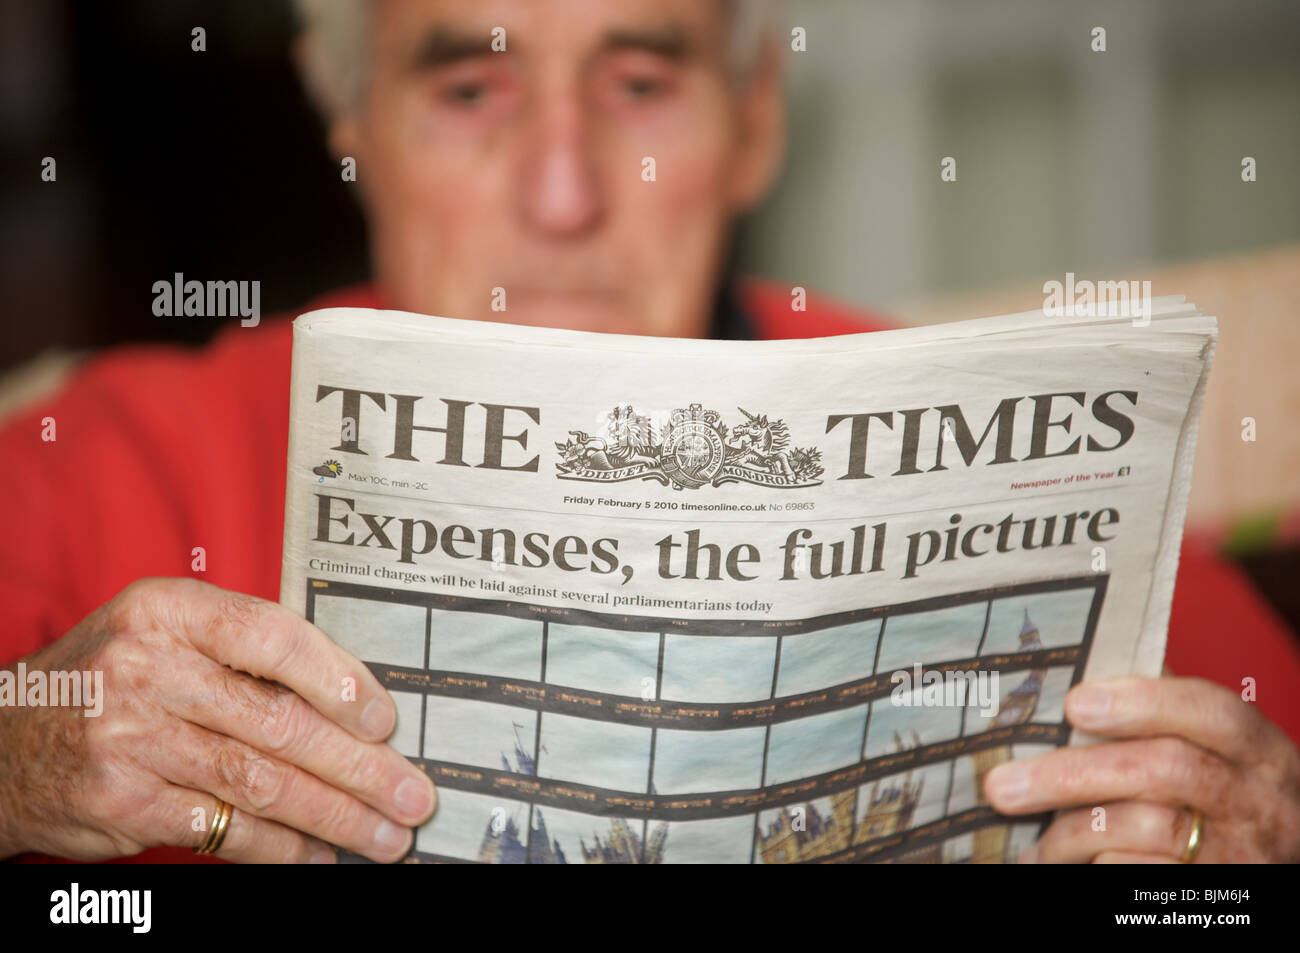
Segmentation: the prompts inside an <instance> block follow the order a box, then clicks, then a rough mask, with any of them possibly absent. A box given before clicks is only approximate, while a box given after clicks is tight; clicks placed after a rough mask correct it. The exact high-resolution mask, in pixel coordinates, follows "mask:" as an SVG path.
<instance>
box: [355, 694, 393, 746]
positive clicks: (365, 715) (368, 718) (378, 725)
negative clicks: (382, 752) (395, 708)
mask: <svg viewBox="0 0 1300 953" xmlns="http://www.w3.org/2000/svg"><path fill="white" fill-rule="evenodd" d="M394 727H395V726H394V725H393V713H392V709H391V708H389V707H388V705H387V704H386V703H385V702H384V701H383V700H382V699H379V698H376V699H375V700H374V701H372V702H371V703H370V704H369V705H367V706H366V710H365V711H363V712H362V713H361V730H362V731H364V732H365V733H366V734H368V735H373V736H376V737H379V738H387V737H388V736H389V735H390V734H392V733H393V728H394Z"/></svg>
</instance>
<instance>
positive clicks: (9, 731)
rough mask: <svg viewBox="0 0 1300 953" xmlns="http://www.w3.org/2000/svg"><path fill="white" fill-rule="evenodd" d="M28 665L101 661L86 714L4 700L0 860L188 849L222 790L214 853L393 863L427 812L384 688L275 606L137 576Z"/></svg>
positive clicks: (426, 789)
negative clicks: (225, 822)
mask: <svg viewBox="0 0 1300 953" xmlns="http://www.w3.org/2000/svg"><path fill="white" fill-rule="evenodd" d="M26 663H27V669H28V671H29V672H31V671H35V670H37V669H39V670H43V671H45V672H53V671H62V672H70V671H74V670H76V671H82V672H85V671H102V672H103V673H104V674H103V678H104V681H103V685H104V696H105V697H104V702H103V711H102V713H101V714H100V715H99V716H97V717H89V718H88V717H86V716H85V710H84V709H82V708H74V707H64V708H60V707H54V706H45V707H23V708H17V707H0V858H3V857H9V856H12V855H14V854H18V853H24V852H28V851H38V852H41V853H45V854H52V855H56V856H62V857H71V858H76V859H79V860H102V859H106V858H110V857H120V856H126V855H130V854H135V853H139V852H140V851H141V850H144V849H145V848H147V847H153V846H158V845H176V846H190V847H195V846H198V845H200V844H202V843H203V841H204V840H205V839H206V838H207V827H206V825H210V824H211V823H212V821H213V819H214V817H215V815H216V808H217V803H216V798H221V799H222V800H224V801H227V802H229V803H230V804H231V805H233V806H234V813H233V815H232V817H231V819H230V824H229V827H228V829H227V832H226V836H225V840H224V842H223V844H222V846H221V848H220V849H219V850H218V851H217V856H219V857H224V858H227V859H229V860H235V861H255V862H256V861H290V862H308V861H332V860H333V859H334V854H333V851H332V850H331V849H330V848H329V847H328V846H327V844H326V843H325V842H326V841H328V842H329V843H332V844H337V845H339V846H340V847H345V848H347V849H349V850H352V851H355V852H356V853H359V854H363V855H365V856H367V857H369V858H371V859H372V860H377V861H394V860H398V859H400V858H401V857H402V856H404V855H405V854H406V852H407V851H408V850H409V848H410V845H411V840H412V837H413V834H412V831H411V828H412V827H414V826H417V825H419V824H421V823H423V822H424V821H426V820H428V818H429V817H430V816H431V815H432V814H433V811H434V807H435V803H436V793H435V791H434V786H433V782H432V781H430V780H429V779H428V777H426V776H425V775H424V774H423V772H421V771H420V770H419V769H417V768H415V767H414V766H412V765H411V764H410V763H409V762H408V761H407V760H406V759H405V758H403V757H402V756H401V755H400V754H398V753H397V752H396V751H394V750H393V749H392V748H390V747H389V746H388V745H387V744H385V743H384V739H386V738H387V737H388V736H389V735H390V734H391V733H392V731H393V728H394V726H395V724H396V717H397V712H396V708H395V707H394V705H393V702H392V699H391V698H389V696H388V693H387V692H386V691H385V690H384V688H383V687H382V686H381V685H380V684H379V682H378V681H376V680H375V678H374V676H373V675H371V673H370V671H369V670H368V669H367V668H366V666H365V665H363V664H362V663H361V662H359V661H358V660H357V659H355V658H353V657H352V656H351V655H349V654H348V653H347V652H345V651H344V650H343V649H341V648H339V647H338V646H337V645H335V644H334V643H333V642H331V641H330V640H329V638H328V637H327V636H326V635H325V634H324V633H323V632H321V631H320V629H317V628H316V627H315V626H313V625H312V624H311V623H309V622H306V621H305V620H303V619H301V618H299V617H298V616H296V615H294V614H293V613H292V612H290V611H289V610H288V609H285V608H283V607H281V606H279V605H277V604H275V603H273V602H267V601H265V600H263V599H257V598H254V597H253V596H247V595H243V594H240V593H236V592H229V591H226V590H224V589H218V588H217V587H215V586H211V585H208V584H207V583H203V582H198V581H195V580H191V579H144V580H140V581H139V582H135V583H132V584H131V585H129V586H127V587H126V588H125V589H123V590H122V591H121V592H120V593H119V594H118V595H117V596H116V597H115V598H114V599H113V600H112V601H110V602H109V603H107V604H106V605H104V606H102V607H100V608H99V609H97V610H96V611H95V612H93V613H91V614H90V615H89V616H87V617H86V618H85V619H84V620H82V621H81V622H80V623H79V624H78V625H77V626H76V628H74V629H73V630H72V631H71V632H69V633H68V634H67V635H65V636H64V637H63V638H61V639H59V640H58V641H57V642H55V643H53V644H51V645H49V646H47V647H46V648H44V649H42V650H41V651H39V652H37V653H35V654H34V655H32V656H31V657H29V658H28V659H26ZM347 679H352V680H353V684H354V685H355V689H354V691H352V692H348V691H347V690H346V689H345V686H347V685H348V684H349V683H348V682H347V681H345V680H347ZM25 687H26V686H21V685H20V686H18V689H19V691H23V690H25ZM348 698H352V699H354V700H346V699H348ZM195 808H200V809H202V814H201V815H200V814H199V813H198V812H196V811H195ZM198 817H202V818H203V819H204V821H205V825H204V827H203V829H201V830H196V829H195V827H196V826H197V825H196V824H195V820H196V818H198Z"/></svg>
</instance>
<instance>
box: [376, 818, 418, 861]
mask: <svg viewBox="0 0 1300 953" xmlns="http://www.w3.org/2000/svg"><path fill="white" fill-rule="evenodd" d="M410 836H411V829H410V828H409V827H400V826H398V825H397V824H394V823H393V822H392V821H383V822H381V823H380V824H379V826H378V827H376V828H375V837H374V844H375V846H376V847H378V848H379V850H380V851H381V852H382V853H385V854H392V853H395V852H396V851H399V850H405V849H406V842H407V840H408V839H409V838H410Z"/></svg>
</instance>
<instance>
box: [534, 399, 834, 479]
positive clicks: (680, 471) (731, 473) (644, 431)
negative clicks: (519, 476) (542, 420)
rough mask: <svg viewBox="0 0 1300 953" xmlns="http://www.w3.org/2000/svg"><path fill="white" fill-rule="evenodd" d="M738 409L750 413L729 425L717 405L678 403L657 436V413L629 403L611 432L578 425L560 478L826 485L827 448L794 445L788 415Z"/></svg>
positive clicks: (563, 448) (563, 447)
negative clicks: (713, 407)
mask: <svg viewBox="0 0 1300 953" xmlns="http://www.w3.org/2000/svg"><path fill="white" fill-rule="evenodd" d="M736 409H737V410H739V411H740V412H741V414H743V415H744V417H745V419H744V421H743V422H740V423H737V424H736V425H735V426H734V427H731V428H728V427H727V425H726V424H725V423H723V422H722V417H721V415H720V414H719V413H718V412H717V411H715V410H705V409H703V407H702V406H701V405H700V404H691V405H690V407H686V408H678V409H677V410H674V411H673V412H672V414H671V415H669V418H668V421H667V422H666V423H665V424H664V426H663V427H662V428H660V431H659V433H657V434H656V433H655V428H654V424H653V422H652V421H651V420H650V418H649V417H647V416H644V415H642V414H638V413H636V412H635V411H634V410H633V409H632V405H631V404H623V405H621V406H618V407H615V408H614V409H613V410H612V411H610V413H609V414H608V423H607V425H606V428H605V430H606V432H605V434H604V435H603V436H591V435H588V434H587V433H585V432H583V431H581V430H570V431H569V440H567V441H566V442H564V443H557V444H556V445H555V447H556V449H557V450H558V451H559V452H560V460H559V461H558V462H557V463H556V464H555V467H556V469H557V470H558V471H559V472H558V474H557V476H558V477H559V478H560V479H562V480H586V481H591V482H596V483H621V482H623V481H625V480H655V481H657V482H658V483H661V484H663V485H665V486H672V487H673V489H676V490H682V489H692V490H694V489H698V488H699V487H702V486H706V485H707V486H720V485H721V484H723V483H739V482H744V483H754V484H758V485H760V486H776V487H804V486H818V485H820V483H821V480H819V479H817V478H818V477H820V476H821V475H822V473H823V472H825V471H824V469H823V468H822V466H821V464H820V462H819V461H820V460H821V451H820V450H817V449H816V448H815V447H807V448H803V447H791V446H790V429H789V427H787V426H786V423H785V421H784V420H781V419H779V418H778V419H776V420H769V419H768V417H767V415H766V414H751V413H749V412H748V411H746V410H745V409H744V408H740V407H738V408H736Z"/></svg>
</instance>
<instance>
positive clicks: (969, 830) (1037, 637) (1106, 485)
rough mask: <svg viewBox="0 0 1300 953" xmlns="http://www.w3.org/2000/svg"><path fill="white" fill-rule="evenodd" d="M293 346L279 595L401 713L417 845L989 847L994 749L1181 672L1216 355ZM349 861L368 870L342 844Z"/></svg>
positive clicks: (928, 340) (1143, 340)
mask: <svg viewBox="0 0 1300 953" xmlns="http://www.w3.org/2000/svg"><path fill="white" fill-rule="evenodd" d="M1148 306H1149V307H1148V313H1147V316H1146V319H1145V320H1144V321H1139V320H1132V319H1129V318H1092V317H1070V316H1064V317H1056V318H1047V317H1045V316H1044V314H1043V313H1042V312H1034V313H1032V314H1025V315H1011V316H1006V317H1001V318H990V319H980V320H976V321H969V322H960V323H956V324H950V325H942V326H936V327H926V328H917V329H907V330H899V331H887V332H879V333H872V334H853V335H844V336H836V337H829V338H812V339H804V340H791V341H713V340H683V339H670V338H655V337H638V336H630V335H612V334H611V335H606V334H591V333H585V332H576V331H565V330H557V329H547V328H530V327H523V326H516V325H509V324H502V323H491V322H474V321H460V320H455V319H448V318H436V317H428V316H422V315H411V314H404V313H400V312H378V311H369V310H359V309H330V310H325V311H317V312H313V313H310V314H306V315H303V316H302V317H300V318H298V319H297V321H296V322H295V326H294V346H293V382H292V398H291V415H292V416H291V421H292V423H291V435H290V451H289V460H288V486H287V502H286V519H285V542H284V565H283V577H282V589H281V601H282V602H283V603H284V604H285V605H287V606H289V607H291V608H293V609H294V610H295V611H297V612H299V613H301V614H303V615H304V616H305V617H306V618H307V619H309V620H311V621H312V622H314V623H315V624H316V625H317V626H319V627H320V628H321V629H323V630H324V631H325V632H326V633H327V634H329V635H330V637H331V638H333V639H334V640H335V641H337V642H338V643H339V644H340V645H342V646H343V647H344V648H345V649H347V650H348V651H349V652H351V653H352V654H354V655H355V656H356V657H358V658H359V659H361V660H362V661H363V662H364V663H365V664H366V665H367V666H369V668H370V669H371V671H373V672H374V674H375V675H376V676H377V677H378V679H379V681H380V682H381V683H382V684H383V685H384V686H385V687H386V688H387V689H388V690H389V691H390V692H391V693H392V696H393V698H394V700H395V702H396V704H397V708H398V712H399V716H398V724H397V729H396V731H395V733H394V735H393V736H392V738H391V739H390V743H391V744H392V745H393V746H394V747H395V748H396V749H397V750H398V751H400V752H401V753H402V754H404V755H405V756H407V757H408V758H410V759H411V760H412V761H413V762H414V763H416V764H417V765H419V766H420V767H421V768H422V769H423V770H424V771H426V772H427V773H428V775H429V776H430V777H431V778H432V779H433V780H434V782H435V783H436V784H437V786H438V789H439V806H438V809H437V811H436V813H435V815H434V816H433V818H432V820H430V821H429V822H428V823H427V824H425V825H424V826H423V827H421V828H420V829H419V830H418V831H417V833H416V839H415V845H414V849H413V853H412V855H411V858H410V859H411V860H414V861H419V862H425V861H429V862H471V863H473V862H480V863H533V864H546V863H569V864H573V863H645V864H653V863H692V862H709V863H793V862H805V861H813V862H885V861H890V862H952V863H962V862H1003V861H1012V860H1014V859H1015V858H1016V856H1017V855H1018V854H1019V852H1020V851H1022V850H1023V849H1024V848H1026V847H1027V846H1029V845H1030V844H1032V843H1033V841H1034V839H1035V838H1036V837H1037V835H1038V834H1039V833H1040V832H1041V830H1042V829H1043V827H1044V826H1045V824H1046V823H1047V821H1048V820H1049V817H1048V816H1047V815H1042V816H1035V817H1029V818H1008V817H1004V816H1001V815H998V814H997V813H995V812H994V811H993V810H992V809H991V808H990V807H989V806H988V804H987V803H986V801H985V799H984V797H983V795H982V780H983V778H984V777H985V775H986V774H987V773H988V772H989V771H990V770H991V769H992V768H993V767H994V766H996V765H997V764H999V763H1001V762H1004V761H1007V760H1010V759H1014V758H1023V757H1028V756H1031V755H1034V754H1036V753H1039V752H1042V751H1046V750H1049V749H1051V748H1052V747H1055V746H1060V745H1066V744H1072V743H1073V744H1078V743H1087V742H1088V740H1089V739H1088V738H1086V737H1083V736H1081V735H1080V734H1079V733H1077V732H1073V731H1072V729H1071V728H1070V726H1069V725H1068V723H1067V722H1066V720H1065V718H1064V712H1063V704H1064V702H1063V700H1064V696H1065V694H1066V691H1067V690H1068V689H1069V688H1070V687H1071V686H1072V685H1074V684H1075V683H1077V682H1079V681H1081V680H1083V679H1084V678H1085V677H1087V678H1094V677H1110V676H1117V675H1123V674H1140V675H1146V676H1154V675H1157V674H1158V673H1159V671H1160V668H1161V663H1162V659H1163V654H1164V640H1165V631H1166V627H1167V623H1168V616H1169V606H1170V600H1171V597H1172V591H1173V581H1174V575H1175V572H1176V569H1177V556H1178V548H1179V542H1180V539H1181V534H1182V522H1183V514H1184V509H1185V506H1186V500H1187V491H1188V484H1189V482H1190V475H1191V461H1192V455H1193V452H1194V444H1195V431H1196V423H1197V417H1198V414H1199V408H1200V401H1201V396H1202V394H1203V390H1204V386H1205V381H1206V376H1207V374H1208V369H1209V363H1210V360H1211V355H1212V352H1213V347H1214V342H1215V338H1216V334H1217V331H1216V325H1215V322H1214V320H1213V319H1212V318H1208V317H1202V316H1200V315H1199V314H1198V313H1197V312H1196V311H1195V309H1194V308H1193V307H1191V306H1189V305H1187V304H1185V303H1184V302H1183V301H1182V300H1181V299H1180V298H1179V299H1156V300H1155V301H1154V302H1148ZM345 859H348V858H345Z"/></svg>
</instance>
